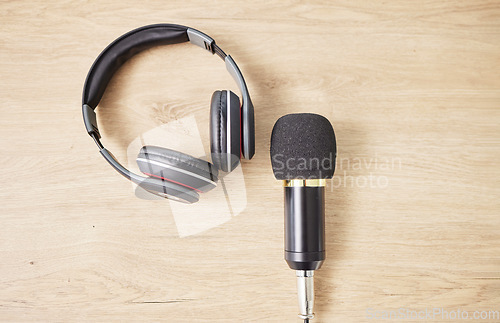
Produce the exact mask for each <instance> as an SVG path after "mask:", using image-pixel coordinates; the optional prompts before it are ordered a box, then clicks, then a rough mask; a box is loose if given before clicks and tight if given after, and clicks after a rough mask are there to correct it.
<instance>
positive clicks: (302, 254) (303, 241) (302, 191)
mask: <svg viewBox="0 0 500 323" xmlns="http://www.w3.org/2000/svg"><path fill="white" fill-rule="evenodd" d="M284 185H285V189H284V193H285V196H284V200H285V260H286V262H287V263H288V266H290V268H291V269H294V270H317V269H319V268H320V267H321V265H322V264H323V261H324V260H325V256H326V255H325V253H326V252H325V180H289V181H284Z"/></svg>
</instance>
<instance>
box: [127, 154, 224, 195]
mask: <svg viewBox="0 0 500 323" xmlns="http://www.w3.org/2000/svg"><path fill="white" fill-rule="evenodd" d="M137 165H138V166H139V169H140V170H141V172H143V173H144V174H146V175H149V176H154V177H156V178H161V179H164V180H167V181H170V182H173V183H176V184H179V185H183V186H184V187H186V188H189V189H193V190H195V191H197V192H207V191H209V190H211V189H213V188H214V187H216V183H217V180H218V175H219V171H218V170H217V168H216V167H214V166H213V165H212V164H211V163H209V162H207V161H204V160H201V159H198V158H195V157H192V156H189V155H187V154H183V153H181V152H178V151H175V150H171V149H167V148H162V147H157V146H144V147H142V148H141V150H140V152H139V155H138V156H137Z"/></svg>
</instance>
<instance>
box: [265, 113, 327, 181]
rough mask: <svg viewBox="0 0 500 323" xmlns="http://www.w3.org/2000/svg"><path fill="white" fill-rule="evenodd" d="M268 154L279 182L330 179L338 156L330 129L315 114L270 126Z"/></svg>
mask: <svg viewBox="0 0 500 323" xmlns="http://www.w3.org/2000/svg"><path fill="white" fill-rule="evenodd" d="M270 153H271V164H272V166H273V173H274V177H275V178H276V179H278V180H287V179H324V178H332V177H333V173H334V172H335V158H336V155H337V145H336V142H335V133H334V131H333V127H332V125H331V123H330V121H328V119H326V118H325V117H323V116H321V115H318V114H312V113H294V114H287V115H285V116H282V117H281V118H279V119H278V121H276V123H275V124H274V127H273V132H272V134H271V151H270Z"/></svg>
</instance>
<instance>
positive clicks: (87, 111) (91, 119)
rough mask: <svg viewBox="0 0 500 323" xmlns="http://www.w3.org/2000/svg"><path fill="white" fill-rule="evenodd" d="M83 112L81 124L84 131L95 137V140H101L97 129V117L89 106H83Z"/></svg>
mask: <svg viewBox="0 0 500 323" xmlns="http://www.w3.org/2000/svg"><path fill="white" fill-rule="evenodd" d="M82 112H83V122H84V123H85V129H87V132H88V134H89V135H90V136H91V137H93V136H97V138H98V139H99V138H101V134H100V133H99V128H98V127H97V118H96V117H97V116H96V113H95V111H94V109H92V108H91V107H90V106H89V105H87V104H84V105H83V106H82Z"/></svg>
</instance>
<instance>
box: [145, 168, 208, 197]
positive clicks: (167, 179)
mask: <svg viewBox="0 0 500 323" xmlns="http://www.w3.org/2000/svg"><path fill="white" fill-rule="evenodd" d="M143 173H144V172H143ZM144 174H146V175H148V176H153V177H156V178H159V179H163V180H166V181H169V182H171V183H174V184H178V185H181V186H184V187H187V188H190V189H192V190H195V191H197V192H199V193H204V192H203V191H200V190H199V189H197V188H194V187H191V186H189V185H186V184H182V183H179V182H176V181H174V180H172V179H169V178H165V177H161V176H158V175H153V174H149V173H144Z"/></svg>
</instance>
